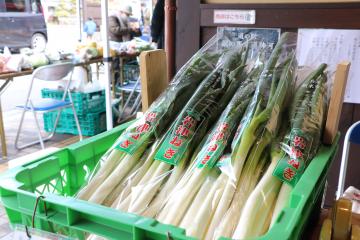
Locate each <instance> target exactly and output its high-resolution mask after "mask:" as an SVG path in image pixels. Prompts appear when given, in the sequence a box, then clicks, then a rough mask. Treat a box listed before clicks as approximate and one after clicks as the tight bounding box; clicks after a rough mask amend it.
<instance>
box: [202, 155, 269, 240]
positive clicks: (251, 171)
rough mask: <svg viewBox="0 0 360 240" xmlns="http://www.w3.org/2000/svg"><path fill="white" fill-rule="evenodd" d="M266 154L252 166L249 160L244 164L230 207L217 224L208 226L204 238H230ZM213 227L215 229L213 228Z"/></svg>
mask: <svg viewBox="0 0 360 240" xmlns="http://www.w3.org/2000/svg"><path fill="white" fill-rule="evenodd" d="M267 156H268V155H267V154H266V153H265V154H264V155H263V156H262V158H261V159H260V162H259V164H257V166H256V167H255V168H254V166H253V164H251V163H253V162H251V161H249V162H247V163H246V164H245V166H244V171H243V173H242V174H241V177H240V181H239V185H238V187H237V189H236V192H235V195H234V198H233V200H232V202H231V205H230V208H229V209H228V211H227V212H226V214H225V216H224V217H223V219H222V220H221V222H220V224H219V225H218V226H214V224H213V222H212V224H211V225H210V227H211V228H210V227H209V230H208V232H207V234H206V238H205V239H219V238H220V237H227V238H231V237H232V235H233V233H234V231H235V228H236V226H237V223H238V221H239V219H240V216H241V212H242V210H243V207H244V205H245V203H246V201H247V199H248V197H249V195H250V194H251V192H252V191H253V189H254V188H255V186H256V184H257V183H258V181H259V178H260V175H261V173H262V171H263V167H264V165H265V164H266V162H267ZM213 228H215V229H213Z"/></svg>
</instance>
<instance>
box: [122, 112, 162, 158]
mask: <svg viewBox="0 0 360 240" xmlns="http://www.w3.org/2000/svg"><path fill="white" fill-rule="evenodd" d="M159 117H160V116H159V114H158V113H157V112H149V113H146V114H145V115H144V116H143V117H142V118H141V119H140V120H139V121H137V122H136V125H135V126H133V125H131V126H130V128H129V129H127V130H126V132H125V134H123V135H122V136H121V138H120V139H119V144H118V145H117V146H116V149H118V150H120V151H123V152H125V153H128V154H133V153H134V152H135V151H136V150H137V149H138V148H139V147H140V146H141V145H142V144H144V142H145V140H146V139H148V137H149V135H150V134H152V132H153V131H154V129H155V126H156V122H157V121H158V118H159Z"/></svg>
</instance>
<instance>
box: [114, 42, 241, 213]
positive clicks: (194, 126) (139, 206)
mask: <svg viewBox="0 0 360 240" xmlns="http://www.w3.org/2000/svg"><path fill="white" fill-rule="evenodd" d="M244 59H246V48H242V49H241V51H239V52H235V53H231V54H226V55H225V56H224V62H223V64H220V65H218V66H217V68H216V69H215V70H214V71H213V72H212V73H211V74H210V75H209V76H207V78H206V79H205V80H204V81H203V82H202V83H201V84H200V86H199V88H198V89H197V90H196V92H195V93H194V95H193V96H192V97H191V99H190V100H189V102H188V103H187V104H186V106H185V107H184V109H183V110H182V111H181V113H180V115H179V116H178V118H177V119H176V120H175V122H174V123H173V125H172V127H171V128H170V130H169V131H168V134H167V136H166V138H165V140H164V141H163V143H162V144H161V146H160V149H159V150H158V152H157V153H156V155H155V159H158V160H161V161H158V160H156V161H154V162H153V163H152V165H151V167H150V169H155V170H154V172H153V173H152V174H151V179H149V180H148V182H146V183H145V184H143V185H138V186H137V187H135V188H134V191H133V192H134V193H133V194H131V196H128V200H126V202H121V203H120V205H121V206H123V207H125V208H123V207H121V209H123V210H126V211H129V212H133V213H138V214H143V213H144V211H146V209H147V208H148V207H149V204H150V203H151V201H152V200H153V199H154V197H155V195H156V194H157V193H158V191H159V190H160V189H161V186H162V185H163V183H164V182H165V179H167V178H168V177H169V174H170V173H171V175H170V179H171V180H170V179H169V180H170V182H173V183H176V182H177V180H178V179H179V177H180V176H181V175H182V173H183V170H184V167H185V166H186V165H187V163H188V160H189V158H190V157H191V154H192V153H193V151H194V149H193V147H192V146H196V145H197V144H198V143H199V142H200V141H201V140H202V138H203V136H204V135H205V133H206V131H207V130H208V128H209V127H210V126H211V125H210V124H211V123H212V119H214V118H216V117H217V114H218V113H219V112H221V111H222V110H223V108H224V107H225V106H226V104H227V103H228V101H229V100H230V97H229V96H232V94H233V93H234V92H235V91H236V89H237V87H238V86H239V85H240V83H241V81H240V80H239V78H241V76H242V72H243V69H244V66H243V65H242V64H241V63H242V62H245V60H244ZM239 62H240V64H241V65H240V66H236V64H238V63H239ZM224 73H226V74H224ZM214 116H215V117H214ZM169 163H170V164H169ZM172 164H175V165H176V164H178V165H177V166H175V167H172ZM171 169H172V170H171ZM168 188H169V187H167V188H166V190H165V191H166V192H168V191H169V190H168ZM127 203H129V204H127Z"/></svg>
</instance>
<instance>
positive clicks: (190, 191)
mask: <svg viewBox="0 0 360 240" xmlns="http://www.w3.org/2000/svg"><path fill="white" fill-rule="evenodd" d="M255 86H256V83H255V82H253V81H251V80H250V81H245V82H244V83H243V84H242V86H241V87H240V88H239V89H238V90H237V92H236V94H235V95H234V97H233V98H232V100H231V101H230V103H229V104H228V106H227V108H226V109H225V110H224V112H223V113H222V115H221V116H220V118H219V120H218V122H217V124H216V125H215V126H214V127H213V130H212V131H211V133H210V135H209V136H208V138H207V139H206V142H205V144H204V146H203V148H202V149H201V151H200V152H199V154H198V155H197V156H196V159H195V162H194V164H193V165H192V166H191V167H190V168H188V170H187V172H186V173H185V175H184V177H183V178H184V180H183V181H184V182H185V183H184V184H183V185H182V186H178V187H177V188H176V189H175V190H174V191H173V193H172V195H171V196H170V198H169V200H168V202H167V204H166V205H165V207H164V208H163V210H162V214H160V216H159V218H158V219H159V221H161V222H164V223H167V224H174V225H178V224H179V223H180V220H181V219H182V217H183V215H184V213H185V211H186V210H187V207H188V206H189V204H190V203H191V201H192V199H193V198H194V197H195V195H196V193H197V192H198V190H199V189H200V186H201V185H202V184H203V182H204V181H205V179H206V176H207V174H208V173H209V171H211V168H212V167H213V165H214V164H215V163H216V161H217V160H218V158H219V157H220V156H221V154H222V152H223V151H224V149H225V147H226V145H227V141H228V139H229V137H230V135H232V133H233V131H234V130H235V126H236V125H237V123H238V122H239V121H240V119H241V117H242V114H243V113H244V112H245V109H246V107H247V105H248V103H249V101H250V97H251V95H252V94H253V92H254V91H255Z"/></svg>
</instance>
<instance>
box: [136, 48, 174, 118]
mask: <svg viewBox="0 0 360 240" xmlns="http://www.w3.org/2000/svg"><path fill="white" fill-rule="evenodd" d="M166 69H167V66H166V54H165V51H164V50H161V49H159V50H152V51H145V52H142V53H141V54H140V79H141V99H142V100H141V101H142V110H143V112H144V111H146V110H147V109H148V108H149V106H150V105H151V103H152V102H153V101H155V99H156V98H157V97H158V96H159V95H160V94H161V93H162V92H163V91H164V89H165V88H166V87H167V86H168V84H169V82H168V79H167V70H166Z"/></svg>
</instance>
